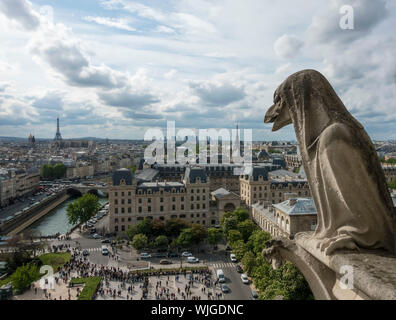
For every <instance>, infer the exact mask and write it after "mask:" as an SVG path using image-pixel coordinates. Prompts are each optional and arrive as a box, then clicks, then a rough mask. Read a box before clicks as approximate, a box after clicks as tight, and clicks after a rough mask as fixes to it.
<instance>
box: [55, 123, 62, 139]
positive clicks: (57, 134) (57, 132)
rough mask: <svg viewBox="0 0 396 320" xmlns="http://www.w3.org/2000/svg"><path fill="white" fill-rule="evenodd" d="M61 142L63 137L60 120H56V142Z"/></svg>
mask: <svg viewBox="0 0 396 320" xmlns="http://www.w3.org/2000/svg"><path fill="white" fill-rule="evenodd" d="M61 140H62V136H61V133H60V130H59V118H56V134H55V138H54V141H61Z"/></svg>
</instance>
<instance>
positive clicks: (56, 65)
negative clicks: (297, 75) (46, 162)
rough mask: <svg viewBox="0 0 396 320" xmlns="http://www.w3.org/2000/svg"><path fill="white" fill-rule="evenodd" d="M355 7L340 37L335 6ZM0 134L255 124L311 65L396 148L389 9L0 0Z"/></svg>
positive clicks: (374, 5) (127, 133)
mask: <svg viewBox="0 0 396 320" xmlns="http://www.w3.org/2000/svg"><path fill="white" fill-rule="evenodd" d="M343 5H351V6H352V7H353V9H354V29H353V30H344V29H342V28H340V25H339V22H340V19H341V18H342V16H343V15H342V14H340V8H341V7H342V6H343ZM0 30H1V31H0V43H1V46H0V136H19V137H27V136H28V135H29V133H30V132H32V133H33V134H34V135H35V136H36V137H38V138H52V137H53V136H54V135H55V126H56V118H57V117H60V119H61V132H62V135H63V137H64V138H75V137H87V136H96V137H103V138H105V137H109V138H125V139H133V138H143V136H144V132H145V131H146V130H147V129H148V128H153V127H164V126H166V121H167V120H175V121H176V128H234V127H235V124H236V122H237V121H238V122H239V125H240V127H241V128H252V129H253V138H254V139H264V140H275V139H290V140H294V138H295V136H294V131H293V129H292V127H291V126H290V127H288V128H287V129H286V128H285V129H283V130H281V131H280V132H276V133H272V132H271V125H264V124H263V117H264V114H265V112H266V110H267V109H268V107H269V106H270V105H271V104H272V97H273V92H274V90H275V89H276V88H277V86H278V85H279V84H280V83H281V82H282V81H283V80H284V79H285V78H286V77H287V76H288V75H290V74H291V73H293V72H296V71H299V70H302V69H308V68H309V69H317V70H318V71H320V72H322V73H323V74H324V75H325V76H326V77H327V78H328V79H329V80H330V82H331V83H332V84H333V86H334V87H335V89H336V91H337V93H338V94H339V95H340V96H341V98H342V100H343V101H344V103H345V105H346V106H347V107H348V109H349V110H350V111H351V112H352V114H353V115H354V116H355V117H356V118H357V119H358V120H359V121H360V122H361V123H362V124H363V125H364V126H365V128H366V130H367V131H368V132H369V134H370V135H371V137H372V138H374V139H388V138H392V139H396V102H395V101H396V33H395V30H396V1H394V0H388V1H387V0H293V1H290V0H277V1H272V0H244V1H240V0H216V1H202V0H175V1H173V0H168V1H165V0H151V1H140V2H139V1H132V0H82V1H70V0H32V1H27V0H0Z"/></svg>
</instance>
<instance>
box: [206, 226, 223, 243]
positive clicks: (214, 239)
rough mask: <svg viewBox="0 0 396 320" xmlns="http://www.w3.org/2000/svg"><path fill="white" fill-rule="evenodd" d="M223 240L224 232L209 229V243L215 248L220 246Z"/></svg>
mask: <svg viewBox="0 0 396 320" xmlns="http://www.w3.org/2000/svg"><path fill="white" fill-rule="evenodd" d="M222 238H223V234H222V231H221V230H220V229H218V228H209V229H208V242H209V243H210V244H211V245H213V246H215V245H216V244H218V243H219V242H220V241H221V239H222Z"/></svg>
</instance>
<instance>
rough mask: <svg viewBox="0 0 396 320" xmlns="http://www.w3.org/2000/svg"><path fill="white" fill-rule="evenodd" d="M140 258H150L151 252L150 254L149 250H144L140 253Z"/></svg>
mask: <svg viewBox="0 0 396 320" xmlns="http://www.w3.org/2000/svg"><path fill="white" fill-rule="evenodd" d="M140 258H141V259H149V258H151V254H150V253H147V252H142V253H141V254H140Z"/></svg>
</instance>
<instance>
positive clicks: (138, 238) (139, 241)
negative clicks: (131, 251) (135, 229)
mask: <svg viewBox="0 0 396 320" xmlns="http://www.w3.org/2000/svg"><path fill="white" fill-rule="evenodd" d="M131 244H132V247H134V248H135V249H136V250H142V249H144V248H146V247H147V245H148V239H147V236H146V235H144V234H142V233H139V234H136V235H135V236H134V237H133V240H132V243H131Z"/></svg>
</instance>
